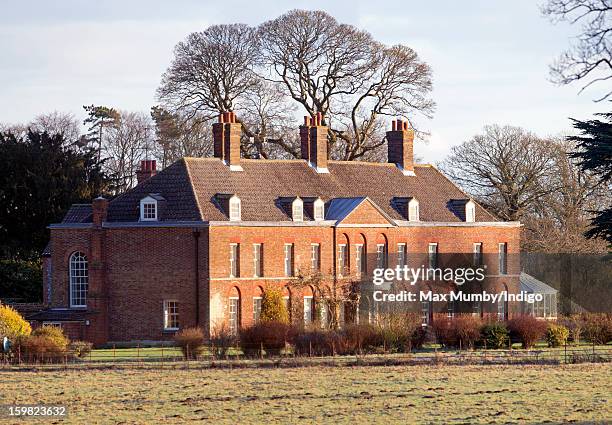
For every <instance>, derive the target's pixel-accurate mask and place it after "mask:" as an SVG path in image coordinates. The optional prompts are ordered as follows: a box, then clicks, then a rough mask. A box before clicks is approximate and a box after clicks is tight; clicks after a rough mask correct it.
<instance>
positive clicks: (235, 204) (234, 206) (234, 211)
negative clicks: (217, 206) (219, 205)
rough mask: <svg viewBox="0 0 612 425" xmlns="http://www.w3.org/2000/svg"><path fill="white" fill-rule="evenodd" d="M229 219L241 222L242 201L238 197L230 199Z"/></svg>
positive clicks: (234, 196)
mask: <svg viewBox="0 0 612 425" xmlns="http://www.w3.org/2000/svg"><path fill="white" fill-rule="evenodd" d="M229 219H230V221H240V220H241V219H242V201H241V200H240V198H239V197H237V196H236V195H233V196H232V197H231V198H230V199H229Z"/></svg>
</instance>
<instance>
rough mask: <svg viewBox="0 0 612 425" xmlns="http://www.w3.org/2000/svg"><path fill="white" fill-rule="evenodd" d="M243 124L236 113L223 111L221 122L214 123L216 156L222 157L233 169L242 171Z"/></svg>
mask: <svg viewBox="0 0 612 425" xmlns="http://www.w3.org/2000/svg"><path fill="white" fill-rule="evenodd" d="M241 134H242V124H240V123H238V122H236V114H235V113H233V112H223V113H221V114H219V122H216V123H214V124H213V141H214V155H215V158H220V159H221V160H222V161H223V162H224V163H225V164H226V165H229V167H230V170H232V171H242V167H241V166H240V135H241Z"/></svg>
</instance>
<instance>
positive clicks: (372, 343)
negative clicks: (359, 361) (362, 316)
mask: <svg viewBox="0 0 612 425" xmlns="http://www.w3.org/2000/svg"><path fill="white" fill-rule="evenodd" d="M340 339H341V349H339V350H338V353H339V354H356V353H363V352H368V351H370V350H371V349H372V348H374V347H376V346H378V345H382V343H380V344H379V342H380V341H381V338H380V335H379V332H378V329H377V328H376V327H375V326H373V325H370V324H347V325H346V326H345V327H344V329H342V331H341V337H340Z"/></svg>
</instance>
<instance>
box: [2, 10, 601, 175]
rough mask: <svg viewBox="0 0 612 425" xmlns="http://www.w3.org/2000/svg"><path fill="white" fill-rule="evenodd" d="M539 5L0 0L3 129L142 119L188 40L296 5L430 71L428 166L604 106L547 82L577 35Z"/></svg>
mask: <svg viewBox="0 0 612 425" xmlns="http://www.w3.org/2000/svg"><path fill="white" fill-rule="evenodd" d="M542 1H544V0H539V1H536V0H514V1H511V2H509V1H501V0H497V1H490V0H489V1H470V0H465V1H461V2H457V1H450V0H449V1H443V0H439V1H437V2H424V1H406V0H404V1H383V0H377V1H371V0H368V1H361V0H352V1H344V0H343V1H331V0H330V1H327V2H324V1H316V0H311V1H308V2H306V1H292V2H280V1H269V0H265V1H264V0H257V1H231V0H224V1H214V2H213V1H201V0H200V1H195V0H193V1H181V0H175V1H161V0H147V1H141V0H135V1H132V0H122V1H117V0H104V1H102V0H100V1H95V2H93V1H78V0H54V1H47V0H40V1H28V0H20V1H14V0H0V11H1V13H0V122H2V123H23V122H28V121H30V120H31V119H32V118H34V117H35V116H36V115H38V114H40V113H46V112H51V111H54V110H58V111H65V112H72V113H73V114H74V115H75V116H76V117H77V118H78V119H84V118H85V114H84V111H83V109H82V105H90V104H97V105H98V104H99V105H107V106H112V107H115V108H117V109H121V110H130V111H143V112H148V111H149V109H150V107H151V106H153V105H155V104H156V103H157V102H156V99H155V90H156V88H157V87H158V85H159V82H160V78H161V75H162V73H163V72H164V71H165V69H166V68H167V67H168V65H169V64H170V61H171V59H172V49H173V47H174V45H175V44H176V43H178V42H179V41H181V40H183V39H184V38H185V37H186V36H187V35H188V34H189V33H191V32H195V31H201V30H203V29H205V28H206V27H207V26H209V25H212V24H219V23H234V22H242V23H246V24H250V25H257V24H259V23H261V22H264V21H267V20H269V19H273V18H275V17H277V16H279V15H281V14H282V13H284V12H286V11H287V10H290V9H294V8H300V9H311V10H313V9H318V10H324V11H326V12H328V13H330V14H331V15H333V16H334V17H335V18H336V19H338V20H339V21H340V22H343V23H348V24H352V25H355V26H356V27H358V28H361V29H364V30H367V31H369V32H370V33H371V34H372V35H373V36H374V38H375V39H376V40H378V41H380V42H383V43H385V44H389V45H391V44H398V43H400V44H405V45H407V46H410V47H412V48H413V49H414V50H415V51H416V52H417V53H418V54H419V56H420V57H421V58H422V59H423V60H424V61H426V62H427V63H429V64H430V66H431V67H432V69H433V81H434V90H433V93H432V98H433V99H434V101H435V102H436V103H437V108H436V112H435V114H434V117H433V119H430V120H422V119H420V120H419V125H420V126H421V127H422V128H423V129H424V130H427V131H428V132H429V133H430V137H429V140H428V141H427V142H426V143H418V144H417V145H416V146H415V155H416V156H417V157H419V158H421V159H422V160H424V162H429V163H437V162H439V161H441V160H442V159H444V157H445V156H446V155H448V153H449V152H450V149H451V147H452V146H453V145H457V144H460V143H461V142H463V141H466V140H469V139H470V138H471V137H472V136H474V135H475V134H478V133H479V132H481V131H482V128H483V126H484V125H486V124H493V123H497V124H509V125H516V126H521V127H524V128H526V129H528V130H530V131H533V132H535V133H536V134H538V135H540V136H543V137H545V136H554V135H558V134H567V133H569V132H570V131H571V130H572V127H571V123H570V120H569V117H574V118H581V119H586V118H590V117H592V115H593V113H596V112H602V110H603V108H604V106H603V105H602V104H601V103H595V102H593V99H595V98H596V97H597V94H598V91H597V90H596V88H595V89H593V90H591V91H585V92H583V93H582V94H580V95H579V94H578V91H579V89H580V86H579V85H571V86H564V87H559V86H556V85H554V84H552V83H551V82H550V81H549V80H548V78H549V77H548V65H549V64H550V63H551V62H552V61H553V60H554V59H555V57H557V56H558V55H559V54H560V53H561V52H562V51H563V50H564V49H565V48H567V47H568V46H569V44H570V42H571V40H572V38H573V37H575V35H576V34H577V32H578V30H579V28H578V27H576V26H574V27H572V26H570V25H568V24H565V23H561V24H556V25H553V24H551V23H550V22H549V21H548V19H547V18H545V17H543V16H542V15H541V14H540V11H539V5H540V4H541V2H542ZM296 131H297V129H296Z"/></svg>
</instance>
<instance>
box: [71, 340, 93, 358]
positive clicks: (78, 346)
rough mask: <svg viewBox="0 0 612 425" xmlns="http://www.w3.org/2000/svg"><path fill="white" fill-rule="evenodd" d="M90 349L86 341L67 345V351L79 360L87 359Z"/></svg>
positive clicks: (90, 345)
mask: <svg viewBox="0 0 612 425" xmlns="http://www.w3.org/2000/svg"><path fill="white" fill-rule="evenodd" d="M91 348H92V344H91V342H87V341H72V342H71V343H70V344H69V345H68V350H69V351H70V352H71V353H72V355H73V356H74V357H78V358H80V359H82V358H85V357H87V355H88V354H89V353H91Z"/></svg>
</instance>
